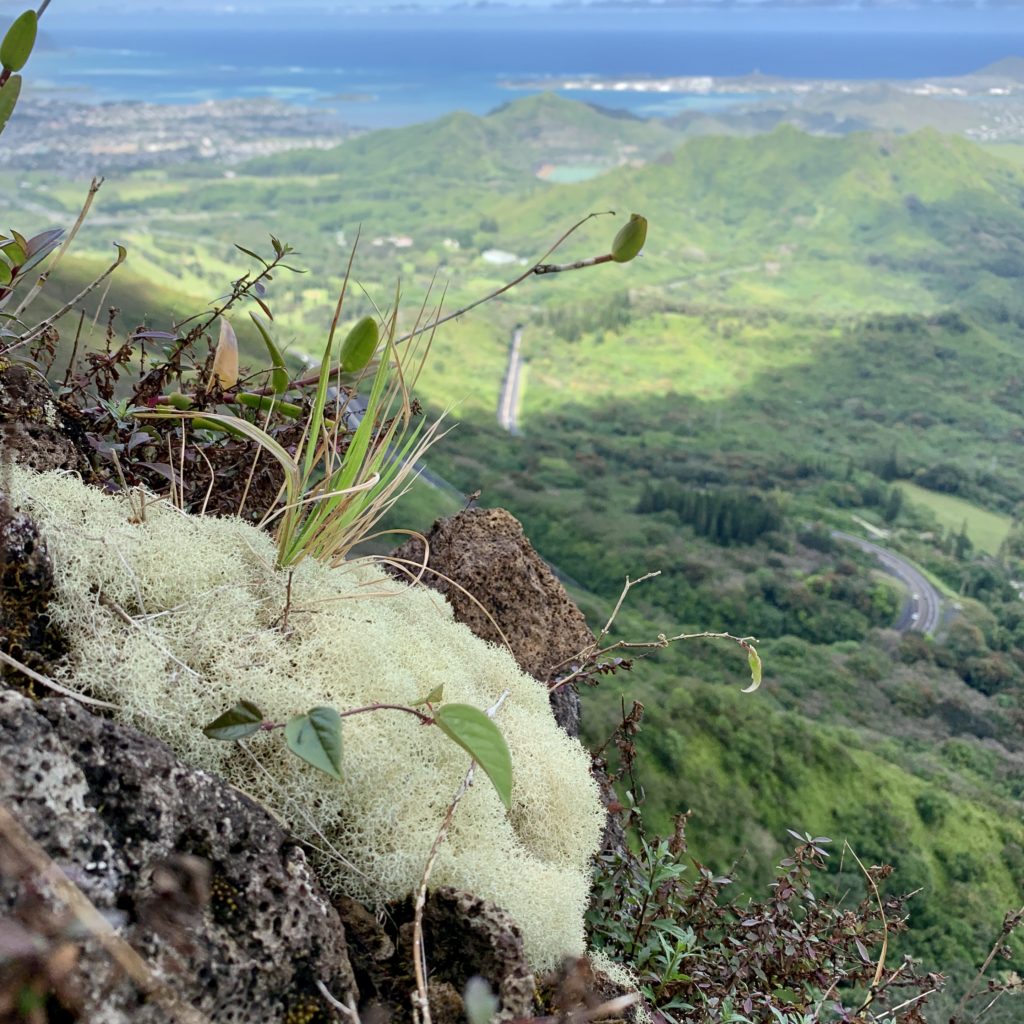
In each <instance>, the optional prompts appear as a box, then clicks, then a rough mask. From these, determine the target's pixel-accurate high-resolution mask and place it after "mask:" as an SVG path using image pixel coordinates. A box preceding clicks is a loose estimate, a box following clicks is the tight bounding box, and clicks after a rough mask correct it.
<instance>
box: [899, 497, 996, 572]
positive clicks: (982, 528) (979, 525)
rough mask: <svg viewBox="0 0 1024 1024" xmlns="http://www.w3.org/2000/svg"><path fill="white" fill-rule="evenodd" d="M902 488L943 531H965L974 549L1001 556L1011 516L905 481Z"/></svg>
mask: <svg viewBox="0 0 1024 1024" xmlns="http://www.w3.org/2000/svg"><path fill="white" fill-rule="evenodd" d="M899 486H900V490H901V491H903V493H904V494H905V495H906V496H907V497H908V498H909V499H910V500H911V501H913V502H916V503H917V504H919V505H924V506H925V508H927V509H930V510H931V511H932V512H933V513H934V514H935V518H936V519H937V520H938V523H939V526H941V527H942V529H943V530H946V531H953V532H957V531H959V530H960V529H961V528H963V529H964V532H965V533H966V536H967V537H968V539H969V540H970V542H971V543H972V544H973V545H974V547H976V548H977V549H978V550H979V551H984V552H985V554H988V555H996V554H998V553H999V549H1000V548H1001V547H1002V545H1003V542H1004V541H1005V540H1006V538H1007V537H1008V536H1009V535H1010V528H1011V527H1012V525H1013V521H1012V520H1011V519H1010V517H1009V516H1006V515H1000V514H999V513H998V512H989V511H988V510H987V509H984V508H979V507H978V506H977V505H975V504H974V503H973V502H970V501H964V499H963V498H957V497H956V496H955V495H952V494H941V493H940V492H938V491H931V490H928V489H927V488H926V487H919V486H918V485H917V484H915V483H912V482H910V481H903V482H902V483H900V485H899Z"/></svg>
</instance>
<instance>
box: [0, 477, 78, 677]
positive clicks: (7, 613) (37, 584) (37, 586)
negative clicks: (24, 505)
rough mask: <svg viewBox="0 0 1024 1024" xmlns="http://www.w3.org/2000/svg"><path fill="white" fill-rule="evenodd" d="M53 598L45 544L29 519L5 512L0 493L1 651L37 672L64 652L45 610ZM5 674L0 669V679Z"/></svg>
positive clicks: (48, 558) (50, 572) (6, 510)
mask: <svg viewBox="0 0 1024 1024" xmlns="http://www.w3.org/2000/svg"><path fill="white" fill-rule="evenodd" d="M0 487H2V483H0ZM53 593H54V584H53V564H52V562H51V561H50V555H49V552H48V551H47V548H46V542H45V541H44V540H43V539H42V537H40V535H39V530H38V528H37V527H36V525H35V523H33V522H32V520H31V519H30V518H29V517H28V516H26V515H22V514H19V513H16V512H13V511H12V510H11V509H10V508H9V507H8V505H7V503H6V501H5V500H4V495H3V493H2V490H0V651H3V652H4V653H5V654H8V655H10V656H11V657H13V658H16V659H17V660H19V661H21V662H22V663H23V664H27V665H28V667H29V668H32V669H35V670H37V671H38V670H42V669H45V668H46V666H47V664H48V663H49V662H50V661H51V660H52V659H53V658H55V657H57V656H58V655H60V654H62V653H63V652H64V649H65V643H64V638H63V637H62V636H61V635H60V632H59V630H57V628H56V627H55V626H54V624H53V622H52V621H51V619H50V615H49V612H48V610H47V609H48V606H49V603H50V600H51V599H52V597H53ZM6 670H7V666H6V665H3V664H0V679H2V678H3V677H4V676H5V674H7V673H6ZM18 681H19V683H24V681H25V680H24V679H23V678H21V679H19V680H18Z"/></svg>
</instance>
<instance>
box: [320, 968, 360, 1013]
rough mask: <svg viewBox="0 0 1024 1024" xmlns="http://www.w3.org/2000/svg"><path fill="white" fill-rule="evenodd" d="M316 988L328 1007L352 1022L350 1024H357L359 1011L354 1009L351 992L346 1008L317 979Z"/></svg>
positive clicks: (354, 1003)
mask: <svg viewBox="0 0 1024 1024" xmlns="http://www.w3.org/2000/svg"><path fill="white" fill-rule="evenodd" d="M316 988H317V991H318V992H319V993H320V995H322V996H323V997H324V999H326V1000H327V1003H328V1005H329V1006H331V1007H332V1008H333V1009H335V1010H337V1011H338V1013H340V1014H342V1015H343V1016H344V1017H345V1018H346V1019H347V1020H350V1021H352V1024H359V1011H358V1010H357V1009H356V1001H355V999H354V998H353V997H352V993H351V992H350V993H349V994H348V1006H346V1005H345V1004H344V1003H343V1002H342V1001H341V1000H340V999H338V998H337V997H336V996H334V995H332V994H331V990H330V989H329V988H328V987H327V986H326V985H325V984H324V983H323V982H322V981H321V980H320V979H319V978H317V981H316Z"/></svg>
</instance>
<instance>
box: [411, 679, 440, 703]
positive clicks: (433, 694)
mask: <svg viewBox="0 0 1024 1024" xmlns="http://www.w3.org/2000/svg"><path fill="white" fill-rule="evenodd" d="M442 697H444V683H441V684H440V685H439V686H435V687H434V688H433V689H432V690H431V691H430V693H428V694H427V695H426V697H420V699H419V700H414V701H413V702H412V706H413V707H414V708H418V707H421V706H422V705H424V704H440V703H441V698H442Z"/></svg>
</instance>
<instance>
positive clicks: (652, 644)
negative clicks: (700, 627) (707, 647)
mask: <svg viewBox="0 0 1024 1024" xmlns="http://www.w3.org/2000/svg"><path fill="white" fill-rule="evenodd" d="M680 640H731V641H732V642H733V643H735V644H739V645H740V647H743V648H744V649H749V647H750V644H752V643H756V642H757V637H755V636H734V635H733V634H732V633H711V632H703V633H678V634H676V635H675V636H665V634H664V633H659V634H658V639H657V640H645V641H639V642H631V641H628V640H619V641H617V642H616V643H614V644H609V645H608V646H607V647H602V648H601V649H600V650H598V651H594V652H593V654H591V655H590V658H589V659H588V660H594V659H597V658H601V657H603V656H604V655H606V654H611V652H612V651H640V650H642V651H657V650H662V649H663V648H665V647H668V646H669V645H670V644H674V643H678V642H679V641H680ZM586 674H587V665H586V664H584V665H582V666H580V668H578V669H576V670H575V671H574V672H571V673H570V674H569V675H567V676H564V677H563V678H562V679H556V680H555V681H554V682H553V683H551V684H550V685H549V686H548V692H549V693H554V691H555V690H559V689H561V688H562V687H563V686H566V685H568V684H569V683H571V682H572V681H573V680H574V679H578V678H579V677H580V676H584V675H586Z"/></svg>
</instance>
